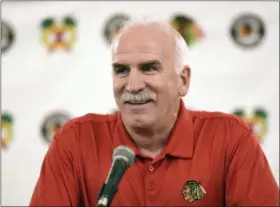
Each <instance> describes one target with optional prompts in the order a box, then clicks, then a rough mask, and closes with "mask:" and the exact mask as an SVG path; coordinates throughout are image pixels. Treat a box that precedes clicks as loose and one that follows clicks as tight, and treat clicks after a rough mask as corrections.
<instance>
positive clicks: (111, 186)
mask: <svg viewBox="0 0 280 207" xmlns="http://www.w3.org/2000/svg"><path fill="white" fill-rule="evenodd" d="M134 161H135V153H134V151H133V150H132V149H130V148H129V147H126V146H119V147H117V148H116V149H115V150H114V152H113V164H112V166H111V169H110V171H109V174H108V176H107V179H106V181H105V183H104V184H103V186H102V188H101V191H100V193H99V196H98V201H97V206H98V207H107V206H110V204H111V202H112V200H113V198H114V196H115V194H116V192H117V190H118V184H119V182H120V181H121V178H122V177H123V175H124V173H125V171H126V170H127V168H128V167H130V166H131V165H132V164H133V163H134Z"/></svg>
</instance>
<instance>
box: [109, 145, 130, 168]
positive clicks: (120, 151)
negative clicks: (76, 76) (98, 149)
mask: <svg viewBox="0 0 280 207" xmlns="http://www.w3.org/2000/svg"><path fill="white" fill-rule="evenodd" d="M116 159H123V160H124V161H125V162H126V163H127V164H128V166H129V167H130V166H131V165H132V164H133V163H134V161H135V153H134V151H133V150H132V149H131V148H129V147H126V146H122V145H121V146H118V147H117V148H116V149H114V152H113V160H116Z"/></svg>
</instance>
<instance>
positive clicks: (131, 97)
mask: <svg viewBox="0 0 280 207" xmlns="http://www.w3.org/2000/svg"><path fill="white" fill-rule="evenodd" d="M111 50H112V63H113V71H114V72H113V82H114V83H113V86H114V95H115V100H116V103H117V105H118V107H119V109H120V112H121V114H122V118H123V120H124V123H125V124H126V125H127V126H128V125H129V126H130V127H134V128H135V127H136V128H137V127H151V126H153V125H162V126H161V127H167V126H168V123H169V122H170V121H171V122H172V120H173V121H174V119H176V115H177V113H178V110H179V103H180V97H182V96H185V95H186V93H187V91H188V86H189V74H190V71H189V67H188V66H187V65H186V61H185V58H186V53H187V46H186V43H185V41H184V40H183V38H182V37H181V36H180V35H179V34H178V33H177V32H176V31H175V30H174V29H173V28H172V26H171V25H170V24H168V23H165V22H157V21H133V22H130V23H128V24H126V25H125V26H124V27H123V29H122V30H121V31H120V32H119V34H118V35H117V37H116V38H115V39H114V40H113V43H112V47H111ZM176 71H177V72H176ZM166 122H168V123H166ZM169 125H171V123H169Z"/></svg>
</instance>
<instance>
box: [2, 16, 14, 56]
mask: <svg viewBox="0 0 280 207" xmlns="http://www.w3.org/2000/svg"><path fill="white" fill-rule="evenodd" d="M14 40H15V33H14V31H13V30H12V28H11V26H10V25H8V24H7V23H6V22H3V21H1V52H3V53H4V52H6V51H8V49H9V48H10V47H11V46H12V44H13V42H14Z"/></svg>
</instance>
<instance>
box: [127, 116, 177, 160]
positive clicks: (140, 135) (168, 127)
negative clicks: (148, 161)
mask: <svg viewBox="0 0 280 207" xmlns="http://www.w3.org/2000/svg"><path fill="white" fill-rule="evenodd" d="M177 116H178V112H177V113H176V115H174V114H173V116H171V117H170V118H166V119H167V120H169V122H167V123H164V124H162V125H160V123H156V124H157V126H152V127H149V128H145V129H142V128H141V129H139V128H137V129H135V128H130V127H125V128H126V130H127V132H128V134H129V135H130V137H131V138H132V140H133V141H134V143H135V144H136V146H137V148H138V149H139V151H140V152H142V153H143V154H145V155H147V156H150V157H152V158H154V157H156V156H157V155H158V154H160V152H161V151H162V150H163V148H164V147H165V146H166V145H167V143H168V140H169V136H170V133H171V131H172V128H173V126H174V124H175V122H176V120H177Z"/></svg>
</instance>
